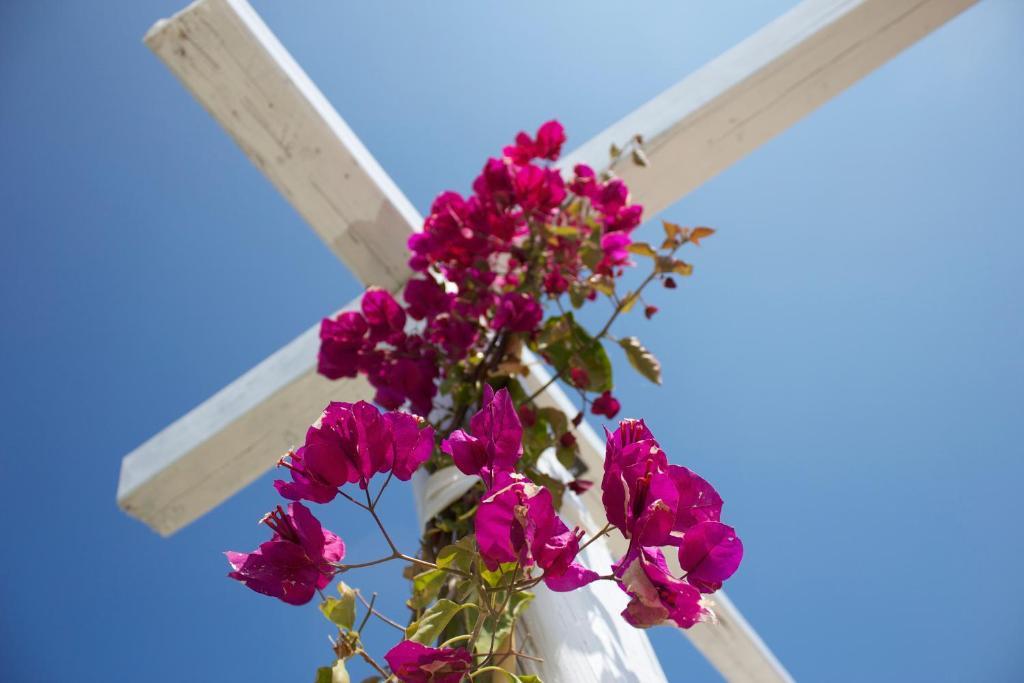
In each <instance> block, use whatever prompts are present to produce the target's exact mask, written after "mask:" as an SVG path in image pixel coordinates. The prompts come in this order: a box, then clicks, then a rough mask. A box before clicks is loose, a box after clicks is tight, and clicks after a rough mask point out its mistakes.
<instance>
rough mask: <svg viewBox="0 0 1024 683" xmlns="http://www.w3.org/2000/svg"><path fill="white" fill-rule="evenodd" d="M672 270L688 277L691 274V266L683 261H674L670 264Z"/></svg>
mask: <svg viewBox="0 0 1024 683" xmlns="http://www.w3.org/2000/svg"><path fill="white" fill-rule="evenodd" d="M672 272H673V273H679V274H680V275H684V276H686V277H689V276H690V275H693V266H691V265H690V264H689V263H686V262H685V261H675V262H674V263H673V264H672Z"/></svg>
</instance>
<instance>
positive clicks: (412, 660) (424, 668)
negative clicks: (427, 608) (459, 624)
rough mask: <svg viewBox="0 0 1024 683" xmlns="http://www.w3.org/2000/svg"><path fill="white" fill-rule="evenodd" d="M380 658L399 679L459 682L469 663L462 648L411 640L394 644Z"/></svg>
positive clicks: (405, 682)
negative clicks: (431, 645)
mask: <svg viewBox="0 0 1024 683" xmlns="http://www.w3.org/2000/svg"><path fill="white" fill-rule="evenodd" d="M384 659H385V660H387V663H388V666H390V667H391V672H392V673H393V674H394V675H395V677H397V678H398V680H399V681H401V683H459V681H461V680H462V679H463V678H464V677H465V676H466V674H468V673H469V670H470V668H471V667H472V664H473V658H472V657H471V656H470V654H469V652H468V651H466V650H464V649H461V648H459V649H453V648H449V647H440V648H438V647H430V646H428V645H422V644H420V643H417V642H416V641H414V640H403V641H402V642H400V643H399V644H398V645H395V646H394V647H393V648H391V649H390V650H389V651H388V653H387V654H385V655H384Z"/></svg>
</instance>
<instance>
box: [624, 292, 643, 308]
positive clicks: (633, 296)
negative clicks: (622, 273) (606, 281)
mask: <svg viewBox="0 0 1024 683" xmlns="http://www.w3.org/2000/svg"><path fill="white" fill-rule="evenodd" d="M639 300H640V294H639V293H638V292H630V293H629V294H627V295H626V296H625V297H623V299H622V303H620V304H619V306H620V307H621V308H622V312H623V313H629V312H630V311H631V310H633V306H636V302H637V301H639Z"/></svg>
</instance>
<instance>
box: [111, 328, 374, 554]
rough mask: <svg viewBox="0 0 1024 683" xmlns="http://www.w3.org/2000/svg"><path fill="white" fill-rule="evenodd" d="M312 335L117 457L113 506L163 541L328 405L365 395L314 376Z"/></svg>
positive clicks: (248, 477) (289, 443) (366, 389)
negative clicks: (121, 458)
mask: <svg viewBox="0 0 1024 683" xmlns="http://www.w3.org/2000/svg"><path fill="white" fill-rule="evenodd" d="M318 333H319V325H317V326H315V327H313V328H310V329H309V330H307V331H306V332H304V333H303V334H302V335H301V336H299V337H298V338H296V339H295V340H294V341H292V342H290V343H289V344H288V345H287V346H285V347H283V348H282V349H280V350H279V351H277V352H276V353H274V354H273V355H272V356H270V357H269V358H267V359H266V360H264V361H263V362H262V363H260V364H259V365H257V366H256V367H254V368H253V369H252V370H250V371H249V372H247V373H245V374H244V375H242V376H241V377H239V378H238V379H236V380H235V381H234V382H232V383H231V384H229V385H228V386H226V387H224V388H223V389H221V390H220V391H218V392H217V393H216V394H214V395H213V396H212V397H210V398H209V399H207V400H206V401H204V402H203V403H202V404H201V405H199V406H198V407H196V408H195V409H193V410H191V411H190V412H188V413H186V414H185V415H184V416H182V417H181V418H179V419H178V420H176V421H175V422H173V423H172V424H171V425H170V426H168V427H166V428H165V429H164V430H163V431H161V432H160V433H159V434H157V435H156V436H154V437H153V438H151V439H150V440H149V441H146V442H145V443H144V444H142V445H141V446H139V447H138V448H136V449H135V450H134V451H132V452H131V453H129V454H128V455H127V456H125V458H124V461H123V462H122V464H121V478H120V481H119V483H118V489H117V502H118V505H120V506H121V508H122V509H123V510H124V511H125V512H127V513H128V514H129V515H131V516H132V517H136V518H138V519H139V520H141V521H143V522H145V523H146V524H147V525H149V526H150V527H152V528H153V529H154V530H155V531H157V532H159V533H160V534H162V535H164V536H167V535H170V534H172V533H174V532H175V531H177V530H178V529H180V528H181V527H183V526H185V525H186V524H188V523H190V522H192V521H194V520H196V519H197V518H198V517H201V516H202V515H204V514H205V513H207V512H209V511H210V510H212V509H213V508H215V507H216V506H217V505H219V504H220V503H222V502H223V501H224V500H225V499H226V498H228V497H230V496H231V495H233V494H234V493H235V492H237V491H239V490H241V489H242V488H244V487H245V486H248V485H249V484H250V483H251V482H252V481H253V480H255V479H257V478H258V477H259V476H260V475H262V474H263V473H264V472H266V471H267V470H268V469H270V468H271V467H273V466H274V463H276V462H277V459H278V457H280V456H281V455H283V454H284V453H285V452H286V451H287V450H288V449H289V448H292V447H294V446H295V445H297V444H299V443H301V442H302V439H303V437H304V435H305V429H306V427H308V426H309V423H310V422H312V420H313V419H315V417H316V415H318V414H319V413H320V411H322V410H323V408H324V406H325V405H327V403H328V401H330V400H332V399H334V398H337V397H339V396H340V397H345V398H348V399H350V400H354V398H366V399H369V398H370V397H372V396H373V390H372V388H371V387H370V386H369V384H368V383H367V382H366V381H365V380H364V379H362V378H358V379H352V380H342V381H340V382H331V381H328V380H326V379H324V378H323V377H321V376H319V375H317V374H316V363H315V359H316V353H317V350H318V349H319V346H320V340H319V334H318Z"/></svg>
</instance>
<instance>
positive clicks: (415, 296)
mask: <svg viewBox="0 0 1024 683" xmlns="http://www.w3.org/2000/svg"><path fill="white" fill-rule="evenodd" d="M454 303H455V295H454V294H449V293H448V292H446V291H445V290H444V287H443V286H441V285H440V284H439V283H438V282H436V281H435V280H434V279H433V278H429V277H427V278H422V279H421V278H413V279H412V280H409V281H408V282H407V283H405V304H406V311H407V312H408V313H409V315H410V316H411V317H412V318H413V319H415V320H423V319H424V318H435V317H437V316H439V315H441V314H442V313H447V312H448V311H450V310H451V309H452V305H453V304H454Z"/></svg>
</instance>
